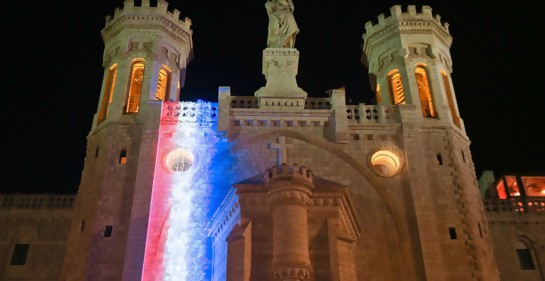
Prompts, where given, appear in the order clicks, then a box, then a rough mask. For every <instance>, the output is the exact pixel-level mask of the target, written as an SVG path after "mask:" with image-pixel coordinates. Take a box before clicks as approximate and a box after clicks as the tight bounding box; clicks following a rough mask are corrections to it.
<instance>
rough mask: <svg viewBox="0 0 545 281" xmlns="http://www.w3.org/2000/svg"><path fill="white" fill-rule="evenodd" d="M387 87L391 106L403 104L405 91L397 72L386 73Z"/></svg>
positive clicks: (395, 70)
mask: <svg viewBox="0 0 545 281" xmlns="http://www.w3.org/2000/svg"><path fill="white" fill-rule="evenodd" d="M388 86H389V88H390V101H391V102H392V104H405V91H404V90H403V82H402V81H401V74H399V70H397V69H394V70H392V71H390V73H388Z"/></svg>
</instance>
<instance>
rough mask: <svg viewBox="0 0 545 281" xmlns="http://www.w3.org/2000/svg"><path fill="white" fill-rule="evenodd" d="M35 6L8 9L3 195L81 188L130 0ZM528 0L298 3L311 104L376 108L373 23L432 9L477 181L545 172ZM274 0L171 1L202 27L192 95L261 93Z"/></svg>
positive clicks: (537, 28)
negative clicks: (371, 74)
mask: <svg viewBox="0 0 545 281" xmlns="http://www.w3.org/2000/svg"><path fill="white" fill-rule="evenodd" d="M32 2H33V3H32V4H30V2H29V1H10V2H9V3H3V4H2V5H3V6H2V10H3V16H2V19H1V21H2V31H3V34H2V38H3V39H2V46H3V50H4V51H3V59H2V66H3V67H2V68H3V71H2V73H3V74H2V75H1V77H2V83H0V85H1V86H0V87H1V88H0V93H2V95H3V96H4V106H3V110H2V116H3V118H2V120H3V124H4V126H5V127H4V130H3V133H2V139H3V141H2V159H3V166H2V167H3V168H2V171H3V173H2V174H3V176H2V177H1V180H2V182H1V185H0V192H9V193H14V192H21V193H74V192H76V191H77V189H78V185H79V181H80V176H81V171H82V169H83V163H84V157H85V149H86V136H87V134H88V133H89V130H90V128H91V122H92V119H93V114H94V113H95V112H96V109H97V104H98V99H99V95H100V88H101V83H102V76H103V68H102V52H103V48H104V45H103V42H102V38H101V35H100V31H101V29H102V28H103V27H104V23H105V20H104V18H105V16H106V15H108V14H111V15H113V11H114V9H115V8H116V7H122V3H123V1H121V0H115V1H114V0H110V1H105V0H101V1H85V3H88V4H87V6H84V4H83V3H84V1H58V0H52V1H32ZM34 2H38V3H37V4H36V3H34ZM483 2H490V3H486V4H483ZM528 2H529V1H518V3H517V4H513V5H499V4H497V3H498V2H496V1H445V0H441V1H437V0H436V1H416V0H415V1H384V0H380V1H379V0H357V1H356V0H335V1H324V0H314V1H310V0H294V3H295V18H296V20H297V23H298V25H299V28H300V30H301V32H300V33H299V35H298V37H297V41H296V44H295V47H296V48H297V49H299V51H300V53H301V56H300V63H299V74H298V76H297V81H298V84H299V86H300V87H301V88H303V89H304V90H305V91H306V92H307V93H308V95H309V96H310V97H325V96H326V94H325V91H327V90H329V89H334V88H339V87H343V86H344V87H346V91H347V100H350V101H351V103H352V104H357V103H359V102H364V103H371V89H370V86H369V82H368V75H367V69H366V68H365V67H364V66H363V65H362V64H361V63H360V57H361V46H362V44H363V41H362V34H363V33H364V30H365V29H364V25H365V22H367V21H369V20H372V21H374V22H376V21H377V20H376V18H377V16H378V15H379V14H381V13H385V14H388V13H389V8H390V7H391V6H392V5H395V4H400V5H402V6H403V7H404V9H405V7H406V5H408V4H414V5H416V6H417V8H418V9H419V8H420V6H422V5H429V6H431V7H432V9H433V13H434V14H439V15H440V16H441V18H442V21H446V22H448V23H449V24H450V33H451V35H452V36H453V38H454V41H453V45H452V47H451V55H452V59H453V70H454V72H453V74H452V79H453V81H452V82H453V85H454V90H455V94H456V96H457V100H458V104H459V108H460V115H461V117H462V118H463V120H464V122H465V125H466V129H467V134H468V136H469V138H470V139H471V141H472V143H471V147H470V148H471V151H472V156H473V160H474V162H475V166H476V172H477V175H478V176H479V175H480V174H481V172H482V171H483V170H493V171H494V172H495V174H496V176H498V175H499V174H502V173H505V172H522V173H536V172H537V173H539V172H542V173H543V174H545V163H544V162H545V145H544V144H545V141H544V140H543V139H544V138H543V137H544V135H545V125H544V124H545V117H544V113H543V104H544V103H545V98H544V95H545V91H544V90H543V87H544V86H543V85H545V81H544V80H545V79H544V78H543V69H542V68H538V66H543V65H545V61H544V52H543V48H542V47H541V46H542V43H539V42H541V40H542V38H543V36H544V35H545V32H544V31H543V30H544V27H545V24H544V23H543V20H542V19H540V18H539V17H540V16H541V14H540V13H541V10H540V9H537V8H536V7H535V6H534V5H533V4H531V3H528ZM137 3H139V2H137ZM152 3H154V1H152ZM264 3H265V0H237V1H226V0H223V1H218V0H178V1H172V0H171V1H170V4H169V9H170V10H172V9H174V8H176V9H178V10H180V11H181V16H182V18H183V17H189V18H190V19H191V20H192V22H193V26H192V29H193V42H194V55H195V57H194V59H193V61H191V62H190V63H189V65H188V71H187V78H186V84H185V87H184V88H183V89H182V97H181V99H182V100H190V101H195V100H197V99H203V100H208V101H212V102H216V101H217V89H218V86H230V87H231V92H232V95H235V96H252V95H253V94H254V92H255V91H256V90H257V89H259V88H260V87H261V86H263V85H264V83H265V79H264V77H263V75H262V74H261V59H262V58H261V54H262V51H263V49H264V48H266V38H267V23H268V19H267V14H266V11H265V8H264Z"/></svg>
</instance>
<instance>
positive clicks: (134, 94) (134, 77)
mask: <svg viewBox="0 0 545 281" xmlns="http://www.w3.org/2000/svg"><path fill="white" fill-rule="evenodd" d="M143 80H144V60H142V59H138V60H134V61H133V63H132V65H131V70H130V76H129V85H128V86H129V87H128V88H129V91H128V92H127V95H126V98H125V106H124V107H123V112H124V113H137V112H138V109H139V107H140V96H141V95H142V84H143V82H144V81H143Z"/></svg>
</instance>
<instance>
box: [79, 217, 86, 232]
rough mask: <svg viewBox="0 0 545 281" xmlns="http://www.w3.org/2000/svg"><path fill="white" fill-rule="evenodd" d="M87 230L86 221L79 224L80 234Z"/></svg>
mask: <svg viewBox="0 0 545 281" xmlns="http://www.w3.org/2000/svg"><path fill="white" fill-rule="evenodd" d="M84 230H85V220H81V222H80V223H79V232H83V231H84Z"/></svg>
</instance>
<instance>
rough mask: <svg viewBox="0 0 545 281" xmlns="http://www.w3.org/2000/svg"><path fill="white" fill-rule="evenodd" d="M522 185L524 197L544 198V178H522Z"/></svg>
mask: <svg viewBox="0 0 545 281" xmlns="http://www.w3.org/2000/svg"><path fill="white" fill-rule="evenodd" d="M521 179H522V185H523V186H524V191H525V192H526V196H531V197H545V176H542V177H528V176H523V177H521Z"/></svg>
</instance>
